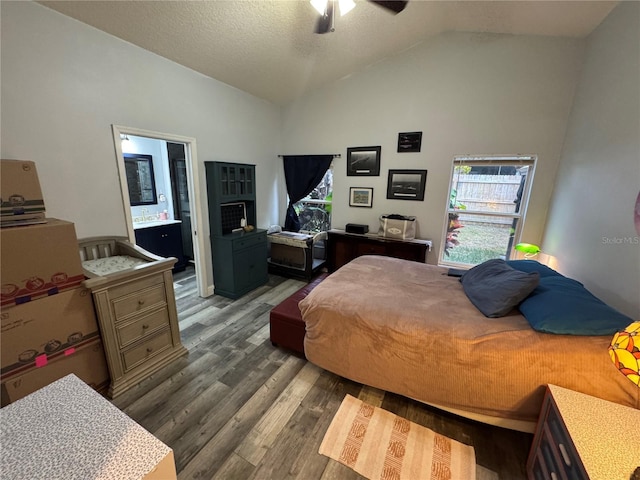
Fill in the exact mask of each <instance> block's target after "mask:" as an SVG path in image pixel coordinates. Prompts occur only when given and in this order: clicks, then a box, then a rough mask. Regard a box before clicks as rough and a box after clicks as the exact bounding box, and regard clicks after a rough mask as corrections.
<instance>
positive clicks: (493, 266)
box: [460, 259, 540, 318]
mask: <svg viewBox="0 0 640 480" xmlns="http://www.w3.org/2000/svg"><path fill="white" fill-rule="evenodd" d="M539 280H540V275H539V274H538V273H537V272H532V273H525V272H520V271H518V270H514V269H513V268H511V267H510V266H509V265H507V264H506V263H505V261H504V260H499V259H494V260H487V261H486V262H483V263H481V264H479V265H476V266H475V267H473V268H472V269H471V270H469V271H468V272H467V273H465V274H464V275H462V277H460V282H462V288H463V289H464V293H466V294H467V297H468V298H469V300H470V301H471V303H473V304H474V305H475V306H476V308H477V309H478V310H480V311H481V312H482V313H483V314H484V316H485V317H491V318H496V317H504V316H505V315H506V314H507V313H509V312H510V311H511V310H513V308H514V307H516V306H517V305H518V304H519V303H520V302H521V301H522V300H523V299H524V298H526V296H527V295H529V294H530V293H531V292H532V291H533V289H534V288H536V286H537V285H538V281H539Z"/></svg>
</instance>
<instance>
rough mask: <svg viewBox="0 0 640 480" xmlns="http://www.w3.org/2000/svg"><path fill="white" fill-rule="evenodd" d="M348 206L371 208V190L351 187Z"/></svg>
mask: <svg viewBox="0 0 640 480" xmlns="http://www.w3.org/2000/svg"><path fill="white" fill-rule="evenodd" d="M349 206H350V207H369V208H371V207H372V206H373V188H367V187H351V188H350V189H349Z"/></svg>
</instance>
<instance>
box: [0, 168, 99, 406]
mask: <svg viewBox="0 0 640 480" xmlns="http://www.w3.org/2000/svg"><path fill="white" fill-rule="evenodd" d="M0 167H1V171H0V182H1V186H0V188H1V190H0V196H1V202H2V228H0V262H1V270H0V275H1V277H0V299H1V306H0V317H1V326H2V329H1V332H0V342H1V355H0V356H1V360H2V364H1V370H0V381H1V390H0V392H1V398H2V406H4V405H6V404H8V403H11V402H13V401H15V400H18V399H19V398H22V397H24V396H25V395H28V394H29V393H31V392H34V391H35V390H38V389H39V388H41V387H44V386H45V385H48V384H49V383H51V382H53V381H55V380H57V379H59V378H62V377H64V376H65V375H68V374H69V373H74V374H76V376H78V377H79V378H81V379H82V380H84V381H85V382H86V383H87V384H89V385H91V386H92V387H93V388H95V389H96V390H102V389H104V388H105V387H106V386H107V385H108V383H109V373H108V370H107V364H106V360H105V355H104V350H103V347H102V341H101V337H100V333H99V330H98V324H97V321H96V316H95V311H94V308H93V300H92V297H91V293H90V292H89V291H88V290H86V289H85V288H84V287H83V286H82V281H83V280H84V275H83V271H82V264H81V262H80V254H79V252H78V240H77V237H76V232H75V227H74V224H73V223H71V222H67V221H64V220H58V219H53V218H46V214H45V206H44V201H43V199H42V193H41V189H40V184H39V181H38V176H37V173H36V168H35V164H34V163H33V162H28V161H17V160H2V161H1V162H0ZM24 205H27V206H29V208H28V209H25V208H23V206H24Z"/></svg>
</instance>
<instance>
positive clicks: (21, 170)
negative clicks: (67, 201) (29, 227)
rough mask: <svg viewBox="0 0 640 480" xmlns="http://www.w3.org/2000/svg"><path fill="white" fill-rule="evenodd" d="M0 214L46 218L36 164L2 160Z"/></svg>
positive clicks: (0, 161)
mask: <svg viewBox="0 0 640 480" xmlns="http://www.w3.org/2000/svg"><path fill="white" fill-rule="evenodd" d="M0 199H1V202H0V203H2V209H1V211H0V215H1V217H2V220H3V222H4V221H5V219H6V217H30V218H44V217H45V207H44V200H43V198H42V190H41V189H40V181H39V180H38V173H37V172H36V164H35V163H34V162H31V161H24V160H0Z"/></svg>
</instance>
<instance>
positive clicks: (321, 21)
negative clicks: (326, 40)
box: [311, 0, 409, 33]
mask: <svg viewBox="0 0 640 480" xmlns="http://www.w3.org/2000/svg"><path fill="white" fill-rule="evenodd" d="M369 1H370V2H371V3H374V4H376V5H378V6H379V7H382V8H384V9H385V10H387V11H388V12H391V13H393V14H394V15H397V14H398V13H400V12H401V11H402V10H404V8H405V7H406V6H407V3H409V1H408V0H406V1H404V0H387V1H379V0H369ZM311 5H313V7H314V8H315V9H316V10H317V11H318V12H319V13H320V17H319V18H318V23H316V29H315V33H328V32H333V31H334V30H335V29H334V26H333V20H334V12H335V11H336V7H338V8H339V9H340V15H341V16H342V15H345V14H346V13H347V12H349V11H351V9H353V7H355V6H356V4H355V3H354V1H353V0H311Z"/></svg>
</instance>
